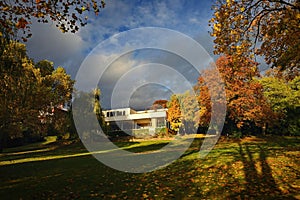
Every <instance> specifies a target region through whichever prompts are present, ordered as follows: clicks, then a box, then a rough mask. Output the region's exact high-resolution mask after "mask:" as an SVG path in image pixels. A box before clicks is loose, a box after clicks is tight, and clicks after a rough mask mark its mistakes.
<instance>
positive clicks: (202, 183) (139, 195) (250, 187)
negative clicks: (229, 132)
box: [0, 136, 300, 199]
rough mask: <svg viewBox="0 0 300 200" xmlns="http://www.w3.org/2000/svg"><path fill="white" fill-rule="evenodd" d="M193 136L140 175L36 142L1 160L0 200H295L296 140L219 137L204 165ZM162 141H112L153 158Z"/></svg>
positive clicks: (298, 187) (70, 148) (299, 174)
mask: <svg viewBox="0 0 300 200" xmlns="http://www.w3.org/2000/svg"><path fill="white" fill-rule="evenodd" d="M202 141H203V139H202V138H196V139H195V140H194V142H193V143H192V145H191V147H190V148H189V149H188V150H187V151H186V152H185V154H184V155H183V156H182V157H181V158H180V159H178V160H177V161H175V162H174V163H172V164H171V165H169V166H167V167H165V168H162V169H159V170H156V171H153V172H150V173H144V174H131V173H125V172H120V171H116V170H114V169H111V168H109V167H107V166H105V165H103V164H102V163H100V162H99V161H97V160H96V159H95V158H94V157H93V156H92V155H90V154H89V153H88V152H87V151H86V150H85V148H84V147H83V146H82V145H81V144H80V143H76V144H69V145H57V144H56V143H51V144H41V143H40V144H38V148H34V146H33V145H31V146H29V147H28V146H25V147H21V148H17V149H16V148H15V149H7V150H6V151H5V152H4V153H3V154H0V197H1V199H114V198H115V199H174V198H176V199H299V198H300V196H299V191H300V139H298V138H295V137H275V136H272V137H271V136H270V137H264V138H257V137H248V138H245V139H242V140H227V139H224V138H223V139H221V140H220V141H219V142H218V144H217V145H216V146H215V148H214V149H213V150H212V151H211V152H210V153H209V154H208V155H207V157H205V158H204V159H200V158H199V149H200V146H201V143H202ZM167 143H168V141H166V140H151V141H134V142H118V143H117V145H118V146H120V147H121V148H124V149H127V150H128V151H132V152H145V153H147V152H151V151H154V150H158V149H160V148H162V147H163V146H165V145H166V144H167Z"/></svg>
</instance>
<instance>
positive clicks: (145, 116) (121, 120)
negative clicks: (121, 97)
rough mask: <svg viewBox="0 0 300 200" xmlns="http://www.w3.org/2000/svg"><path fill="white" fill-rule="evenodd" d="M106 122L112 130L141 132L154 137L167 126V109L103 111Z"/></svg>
mask: <svg viewBox="0 0 300 200" xmlns="http://www.w3.org/2000/svg"><path fill="white" fill-rule="evenodd" d="M103 114H104V116H105V122H106V123H107V124H109V125H110V127H111V129H112V130H123V131H131V132H132V133H135V132H141V131H143V132H144V133H146V132H147V133H148V134H150V135H154V134H155V133H156V132H157V130H158V129H161V128H164V127H165V126H166V116H167V109H157V110H144V111H135V110H133V109H131V108H120V109H113V110H105V111H103Z"/></svg>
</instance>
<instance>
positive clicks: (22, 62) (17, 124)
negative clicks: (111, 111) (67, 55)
mask: <svg viewBox="0 0 300 200" xmlns="http://www.w3.org/2000/svg"><path fill="white" fill-rule="evenodd" d="M42 63H43V64H42ZM51 65H52V63H51V62H49V61H44V62H40V63H38V64H37V65H35V64H34V63H33V61H32V60H31V59H30V58H28V56H27V53H26V46H25V45H24V44H21V43H18V42H10V43H9V44H7V45H6V46H5V49H4V51H3V54H2V55H1V56H0V72H1V73H0V111H1V113H0V121H1V125H0V139H1V142H0V143H1V144H0V145H1V146H2V148H3V144H5V140H12V141H13V140H20V141H22V140H23V138H25V139H28V138H30V137H32V138H33V137H34V138H42V137H43V136H45V134H46V133H47V123H46V122H50V121H52V123H55V122H56V120H54V117H55V118H56V119H59V120H61V119H62V118H61V117H59V116H58V115H54V116H52V115H50V114H51V113H53V109H54V108H55V109H57V108H58V107H59V106H60V105H65V103H68V102H70V101H71V98H72V97H71V92H72V89H73V84H74V81H73V80H71V77H70V76H69V75H67V74H66V72H65V71H64V69H63V68H62V67H59V68H57V69H55V70H53V71H51V70H52V69H54V68H52V66H51ZM42 66H48V68H49V70H48V72H47V73H46V72H44V71H43V70H41V69H40V68H39V67H42ZM49 66H50V67H49ZM46 71H47V70H46ZM43 75H44V76H43ZM50 118H51V119H50ZM41 122H45V123H41Z"/></svg>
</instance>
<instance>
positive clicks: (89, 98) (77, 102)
mask: <svg viewBox="0 0 300 200" xmlns="http://www.w3.org/2000/svg"><path fill="white" fill-rule="evenodd" d="M100 96H101V92H100V89H98V88H96V89H95V90H94V91H91V92H84V91H78V92H76V95H75V98H74V102H73V108H72V112H73V116H76V117H75V119H76V124H79V126H77V127H76V128H77V130H78V133H80V134H81V135H80V138H81V139H82V140H86V141H88V142H92V141H93V140H97V138H99V139H100V138H101V136H100V132H99V131H100V129H99V125H100V126H101V129H102V131H103V133H104V134H107V132H106V130H107V127H106V124H105V121H104V116H103V114H102V108H101V104H100ZM94 117H96V119H97V120H92V119H93V118H94Z"/></svg>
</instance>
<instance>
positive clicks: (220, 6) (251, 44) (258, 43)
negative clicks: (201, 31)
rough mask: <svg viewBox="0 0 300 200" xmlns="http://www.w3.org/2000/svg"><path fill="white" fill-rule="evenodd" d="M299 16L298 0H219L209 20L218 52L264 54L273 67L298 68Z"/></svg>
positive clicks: (246, 54) (299, 45)
mask: <svg viewBox="0 0 300 200" xmlns="http://www.w3.org/2000/svg"><path fill="white" fill-rule="evenodd" d="M299 20H300V2H299V1H298V0H290V1H285V0H278V1H273V0H241V1H236V0H217V1H216V4H215V6H214V16H213V18H212V19H211V20H210V24H211V25H212V26H213V30H212V33H211V35H212V36H213V37H215V40H214V43H215V44H216V45H215V53H216V54H226V55H234V54H236V53H238V54H242V55H243V56H253V55H254V54H257V55H263V56H264V58H265V60H266V62H267V64H271V65H272V66H274V67H280V68H281V69H286V68H287V69H289V70H290V71H293V70H296V69H297V68H298V69H299V63H300V62H299V61H300V55H299V53H298V52H299V50H300V49H299V48H300V34H299V33H300V29H299Z"/></svg>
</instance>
